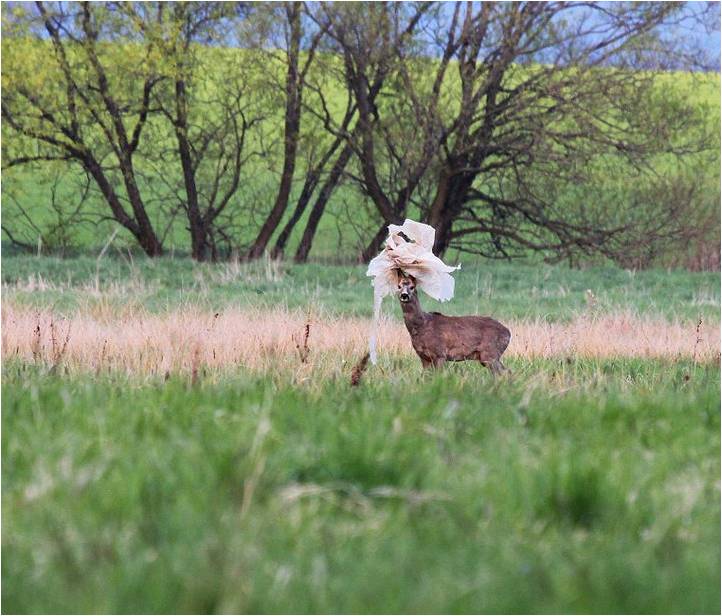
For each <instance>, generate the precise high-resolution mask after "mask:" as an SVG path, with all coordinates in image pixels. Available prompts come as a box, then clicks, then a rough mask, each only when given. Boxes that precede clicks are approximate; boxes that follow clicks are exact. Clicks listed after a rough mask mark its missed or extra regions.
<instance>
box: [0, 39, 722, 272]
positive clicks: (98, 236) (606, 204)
mask: <svg viewBox="0 0 722 616" xmlns="http://www.w3.org/2000/svg"><path fill="white" fill-rule="evenodd" d="M14 45H18V42H17V41H11V42H8V41H4V42H3V47H4V54H3V55H4V59H3V80H6V79H13V78H14V77H13V76H12V73H13V72H15V73H17V71H21V70H24V71H25V72H28V71H31V70H32V69H31V68H30V64H32V63H33V62H34V61H35V59H37V57H38V54H40V55H42V53H47V52H48V51H49V49H40V50H38V49H37V47H38V45H39V44H38V43H35V44H34V47H33V46H30V47H28V46H27V44H24V45H22V46H21V50H20V51H19V50H18V49H16V48H14V47H13V46H14ZM40 47H42V45H40ZM28 50H32V53H31V52H30V51H28ZM107 53H108V54H113V57H115V56H117V55H118V54H117V50H108V51H107ZM128 55H129V56H130V59H127V58H126V59H125V60H124V62H123V63H121V65H120V66H119V69H118V70H119V71H123V70H130V69H129V68H128V66H129V65H130V64H131V63H132V58H133V54H132V53H130V54H128ZM6 56H9V57H10V58H11V59H10V60H6V59H5V58H6ZM198 58H199V62H200V63H201V67H200V69H199V70H198V71H197V74H198V75H199V76H201V77H200V78H199V79H198V80H197V81H196V82H195V85H194V87H195V89H196V91H195V95H196V96H198V97H200V98H203V99H212V98H213V96H214V95H216V94H217V92H218V91H219V89H220V88H222V86H223V82H224V80H225V79H227V78H228V77H227V76H226V75H224V74H222V71H223V67H227V66H236V65H237V66H238V67H239V69H238V74H237V75H235V76H233V77H232V78H243V79H245V80H246V81H247V86H248V91H249V92H251V93H252V94H250V99H249V105H251V106H253V107H254V108H263V110H264V116H265V117H264V119H263V121H262V122H260V123H259V124H258V125H257V126H256V127H254V129H253V131H252V132H250V133H249V135H248V142H247V148H248V151H252V150H253V149H254V148H257V147H258V148H259V149H260V145H261V144H263V145H264V147H265V148H266V150H267V154H266V155H264V156H251V157H250V158H249V161H248V163H247V164H246V165H245V166H244V168H243V171H242V179H241V183H240V189H239V190H238V192H237V193H236V195H235V196H234V197H233V199H232V200H231V202H230V204H229V206H228V208H227V213H228V215H229V218H230V219H232V228H231V227H229V230H230V233H231V234H232V236H233V237H234V240H235V243H236V244H237V245H238V246H239V247H240V248H241V249H242V248H243V247H244V246H245V245H247V244H248V242H250V241H251V240H252V239H253V237H255V234H256V233H257V231H258V229H259V228H260V225H261V223H262V222H263V219H264V216H265V214H266V213H267V212H268V211H269V210H270V207H271V205H272V204H273V200H274V199H275V196H276V191H277V189H278V178H279V174H280V168H281V164H282V137H283V106H282V105H283V100H282V97H281V95H280V94H281V93H280V90H278V91H273V90H269V89H268V88H267V87H263V83H266V84H267V82H263V83H262V82H261V81H260V80H261V79H267V78H268V77H269V74H271V75H273V74H274V73H273V72H274V71H276V72H277V74H276V75H275V78H276V79H277V80H279V82H281V83H282V70H283V66H282V64H281V63H280V62H273V61H269V60H268V58H267V57H266V58H259V57H258V56H257V55H254V54H252V53H251V52H248V51H243V50H228V49H208V48H204V49H200V50H199V51H198ZM234 58H237V59H236V60H234ZM326 61H328V58H327V59H326ZM23 67H24V68H23ZM420 68H422V69H423V64H422V65H421V67H420ZM317 70H320V69H317ZM423 75H424V74H423V72H422V73H420V76H419V79H423V78H424V77H423ZM123 78H127V77H123ZM118 79H121V77H120V76H119V77H118ZM314 79H317V80H319V82H320V83H323V84H325V88H326V91H325V95H326V98H327V102H328V105H329V110H330V112H331V114H332V115H333V116H334V117H336V118H338V117H340V115H341V114H342V111H343V108H344V104H345V94H344V92H343V91H342V89H341V86H340V85H339V82H338V81H336V80H335V79H332V78H330V77H329V78H326V77H325V76H324V75H316V76H314ZM657 79H658V82H659V88H658V93H657V96H658V97H659V100H665V101H666V103H667V104H669V101H670V100H674V99H679V100H681V99H684V100H686V101H688V102H689V101H692V102H693V103H694V105H695V106H696V108H697V110H698V112H699V114H700V115H702V116H704V118H705V122H706V132H707V133H709V135H711V136H712V137H711V138H712V142H711V143H710V150H708V151H705V152H701V153H696V154H690V155H689V156H687V157H686V158H685V163H684V164H683V165H680V164H679V162H678V160H677V159H673V158H671V157H662V156H660V157H657V159H656V160H655V162H654V169H653V171H654V173H653V174H651V175H649V174H648V173H645V174H640V170H637V169H633V168H631V167H630V166H629V165H628V164H626V163H624V162H623V161H622V160H621V159H614V158H609V157H604V158H600V159H598V160H597V161H596V162H595V163H594V168H593V169H592V170H591V171H592V173H591V177H592V183H586V184H570V185H557V186H551V187H548V189H549V190H552V191H553V192H554V194H555V196H554V199H555V202H556V203H557V205H558V207H559V208H562V209H563V208H565V207H567V206H568V207H570V208H571V207H572V205H574V206H577V205H578V204H579V203H583V204H585V207H588V208H597V209H598V210H599V211H600V212H604V215H606V216H609V215H610V214H609V212H612V213H613V214H612V217H613V218H616V219H618V220H619V221H620V223H622V224H623V223H625V222H627V221H630V220H642V221H644V220H648V219H650V218H651V217H654V215H655V214H654V211H655V210H654V205H655V203H654V190H658V191H659V190H662V191H666V190H667V189H668V187H669V186H676V185H682V184H683V185H685V186H686V185H688V184H689V185H693V186H696V187H697V189H698V196H697V197H696V200H695V204H694V215H693V218H694V219H695V220H694V221H692V220H690V223H689V224H690V225H691V226H692V227H694V226H695V225H696V226H698V227H707V226H709V227H710V229H711V231H710V233H709V234H708V235H709V236H710V241H711V242H712V243H713V244H714V241H715V235H716V231H714V229H716V228H717V227H718V224H715V223H716V221H718V220H719V207H718V204H719V165H720V160H719V127H720V77H719V74H690V73H670V74H660V75H658V77H657ZM29 83H30V84H34V85H35V87H37V88H39V89H41V90H43V89H44V90H48V89H52V88H54V87H56V86H55V83H54V75H53V73H52V71H51V72H48V73H46V72H45V69H43V71H39V72H38V75H36V76H34V77H33V78H32V79H31V80H30V82H29ZM452 83H453V82H452ZM129 84H130V85H129V87H132V86H133V81H132V78H130V81H129ZM136 87H137V84H136ZM452 87H453V86H452ZM50 91H52V90H50ZM307 99H308V103H309V104H310V105H318V101H317V99H315V98H314V97H313V95H312V94H310V93H307ZM653 103H654V101H651V103H650V104H653ZM381 104H384V103H383V102H382V103H381ZM214 109H215V107H213V105H210V106H207V107H204V106H198V107H197V108H196V110H195V113H196V114H201V115H202V114H208V113H211V114H212V113H214ZM146 130H147V133H146V137H145V141H144V143H142V144H141V156H140V157H139V165H138V166H139V169H138V173H139V175H140V176H142V179H141V189H142V191H143V195H144V198H145V201H146V205H147V208H148V211H149V213H150V217H151V220H152V222H153V223H154V226H155V227H156V229H157V230H158V233H159V234H162V235H163V237H164V245H165V248H166V250H167V251H170V252H171V253H176V252H178V253H185V252H187V251H188V250H189V247H190V244H189V237H188V232H187V231H186V226H187V221H186V220H185V219H184V217H183V215H182V214H179V213H178V200H177V198H176V197H174V196H172V195H173V187H174V186H180V185H181V184H182V176H181V173H180V166H179V164H178V163H177V162H176V163H172V162H171V163H168V162H165V163H163V164H162V165H160V166H159V165H158V163H157V161H155V160H154V154H153V149H154V148H158V146H159V144H160V145H167V146H172V142H173V136H172V134H171V133H170V132H169V130H168V128H167V127H165V126H164V125H163V123H162V122H161V121H160V118H151V119H150V121H149V127H148V128H147V129H146ZM3 131H4V132H3V153H4V156H5V159H6V160H7V159H8V157H9V156H10V157H12V154H13V153H14V152H15V151H16V150H17V146H18V145H19V143H18V137H17V136H16V135H14V134H12V132H11V131H10V129H9V128H8V127H7V125H5V126H4V128H3ZM330 138H331V137H330V136H329V134H328V133H326V132H325V131H324V130H323V128H322V126H321V123H320V121H319V119H318V118H317V117H316V115H315V114H313V113H310V112H308V110H306V111H305V113H304V114H303V116H302V137H301V140H302V141H301V147H302V148H310V147H312V146H314V145H315V146H318V145H321V144H323V143H328V141H329V139H330ZM661 138H663V136H662V137H661ZM715 142H716V143H715ZM269 144H271V145H270V147H269ZM349 169H350V170H351V171H353V172H355V169H354V167H353V165H351V166H350V167H349ZM644 171H645V172H646V171H649V170H644ZM304 172H305V166H304V163H303V156H301V158H300V161H299V164H298V165H297V169H296V174H295V182H294V187H293V191H292V198H291V201H290V205H289V208H288V210H287V212H286V214H285V218H284V221H282V223H281V225H280V226H279V230H280V229H281V228H282V226H283V224H284V222H285V220H287V219H288V217H289V216H290V215H291V211H292V210H293V206H294V204H295V199H296V198H297V197H298V195H299V192H300V190H301V185H302V182H303V178H304V175H303V174H304ZM650 177H651V178H653V180H650ZM532 181H537V182H542V181H544V182H548V181H549V180H548V179H544V180H542V179H538V180H535V179H533V178H532ZM650 182H652V183H654V182H656V183H657V184H659V186H658V187H657V188H653V186H652V183H650ZM540 186H542V189H543V190H545V188H544V187H543V185H541V184H540ZM660 187H661V188H660ZM85 188H86V186H85V180H84V177H83V176H82V174H80V173H79V172H78V171H77V169H76V168H69V167H68V166H67V164H66V163H64V162H52V163H38V164H34V165H32V166H22V167H14V168H10V169H5V170H4V171H3V183H2V197H3V201H2V210H3V227H4V228H6V229H7V231H9V233H11V234H12V235H13V237H15V238H16V239H19V240H21V241H23V242H24V243H26V244H30V245H32V246H34V247H35V246H37V245H38V243H40V244H41V250H42V249H45V250H49V249H50V250H54V249H64V250H66V251H67V250H74V249H80V250H85V249H91V250H97V249H99V248H100V247H101V246H102V245H103V244H104V243H105V241H106V240H107V239H108V238H109V237H110V236H111V234H112V233H113V232H114V230H115V229H116V227H118V225H117V224H116V223H115V222H113V221H111V220H108V219H107V213H108V212H107V205H106V204H105V203H104V201H103V200H102V198H101V197H100V195H99V194H98V192H97V189H96V188H95V187H94V186H92V185H91V186H90V188H89V191H88V194H87V195H86V200H85V202H84V204H83V205H82V206H80V201H81V196H82V195H84V193H85ZM201 189H204V190H205V189H208V186H201ZM309 209H310V208H307V211H306V213H305V215H304V217H303V218H302V219H301V221H300V222H299V223H298V224H297V225H296V227H295V229H294V231H293V234H292V236H291V239H290V241H289V244H288V252H292V251H293V250H295V247H296V245H297V242H298V240H299V238H300V234H301V233H302V231H303V229H304V226H305V222H306V218H307V216H308V210H309ZM171 212H175V214H173V215H172V214H171ZM408 215H409V216H411V217H414V216H415V215H416V212H414V210H413V207H412V208H411V210H410V211H409V212H408ZM685 215H687V216H688V214H685ZM104 217H106V219H103V218H104ZM68 218H69V219H70V220H72V221H73V222H72V224H65V225H63V224H61V223H62V221H63V220H64V219H68ZM378 220H379V219H378V214H377V213H376V211H375V209H374V207H373V204H372V203H370V201H369V200H368V199H367V198H366V197H364V196H363V194H362V193H361V191H360V189H359V188H358V187H357V186H355V185H354V184H353V183H351V182H346V183H345V184H341V185H340V186H339V187H338V189H337V190H336V192H335V193H334V194H333V197H332V198H331V201H330V203H329V206H328V208H327V211H326V213H325V215H324V217H323V218H322V219H321V224H320V227H319V230H318V233H317V236H316V240H315V243H314V245H313V250H312V253H311V257H312V258H316V259H331V260H335V259H337V258H339V255H340V254H344V255H354V254H356V253H357V251H358V249H360V248H362V247H363V246H364V245H365V243H366V241H367V240H368V233H369V231H373V230H375V229H376V228H377V225H378ZM277 232H278V230H277ZM717 237H718V235H717ZM39 238H41V239H40V242H39ZM7 240H8V236H7V234H3V245H4V246H5V247H6V248H7V245H8V244H7ZM115 243H116V245H118V246H121V247H122V246H124V245H125V246H127V247H129V248H134V247H135V243H134V240H133V238H132V236H130V234H129V233H128V232H126V231H125V230H123V229H121V230H120V232H119V234H118V236H117V238H116V240H115ZM694 249H695V247H694V246H692V247H691V248H690V250H694ZM662 250H664V249H663V248H662ZM347 258H348V257H347ZM662 264H666V263H665V262H662Z"/></svg>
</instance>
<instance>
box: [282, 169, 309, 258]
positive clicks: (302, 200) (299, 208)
mask: <svg viewBox="0 0 722 616" xmlns="http://www.w3.org/2000/svg"><path fill="white" fill-rule="evenodd" d="M318 175H320V173H316V174H311V175H309V176H308V177H307V178H306V182H305V183H304V185H303V190H302V191H301V196H300V197H299V198H298V201H297V202H296V208H295V209H294V210H293V214H291V218H289V219H288V222H287V223H286V225H285V226H284V227H283V229H282V230H281V233H279V235H278V238H277V239H276V245H275V246H274V247H273V251H272V252H271V258H273V259H281V258H283V253H284V252H285V250H286V244H287V243H288V238H289V237H290V236H291V233H292V231H293V229H294V227H295V226H296V225H297V224H298V221H299V220H301V216H303V213H304V212H305V211H306V206H308V203H309V201H311V196H312V195H313V190H314V188H315V187H316V183H317V181H318V177H317V176H318Z"/></svg>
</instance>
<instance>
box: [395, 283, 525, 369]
mask: <svg viewBox="0 0 722 616" xmlns="http://www.w3.org/2000/svg"><path fill="white" fill-rule="evenodd" d="M398 297H399V302H400V303H401V310H402V311H403V313H404V322H405V323H406V329H407V330H408V331H409V334H410V335H411V344H412V345H413V347H414V350H415V351H416V354H417V355H418V356H419V357H420V358H421V363H422V365H423V366H424V368H430V367H434V368H437V367H440V366H442V365H443V364H444V363H445V362H447V361H465V360H469V359H470V360H476V361H478V362H480V363H481V365H482V366H486V367H487V368H489V370H491V371H492V373H493V374H499V373H501V372H503V371H504V370H505V368H504V365H503V364H502V363H501V356H502V354H503V353H504V351H505V350H506V347H507V346H509V340H510V339H511V332H510V331H509V330H508V329H507V328H506V327H504V326H503V325H502V324H501V323H499V321H496V320H494V319H492V318H490V317H447V316H446V315H443V314H441V313H440V312H424V311H423V310H422V309H421V304H420V302H419V298H418V296H417V294H416V281H415V279H414V278H413V276H408V275H405V274H401V275H400V276H399V284H398Z"/></svg>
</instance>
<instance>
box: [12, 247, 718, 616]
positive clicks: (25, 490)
mask: <svg viewBox="0 0 722 616" xmlns="http://www.w3.org/2000/svg"><path fill="white" fill-rule="evenodd" d="M111 252H112V251H111ZM456 281H457V294H456V297H455V298H454V300H453V301H452V302H451V303H450V304H448V305H445V306H442V307H439V306H438V305H436V303H435V302H433V301H431V300H430V299H428V298H426V299H425V300H424V298H423V297H422V303H423V304H424V306H425V308H426V309H427V310H437V309H441V310H442V311H444V312H446V313H448V314H463V313H469V314H471V313H479V314H492V315H493V316H495V317H496V318H498V319H500V320H502V321H503V322H505V323H507V324H508V325H509V327H510V329H511V330H512V335H513V338H512V344H511V346H510V348H509V351H508V353H507V356H505V357H506V359H505V363H506V364H507V366H508V367H509V368H510V374H509V375H507V376H504V377H502V378H499V379H493V378H492V377H491V375H490V374H489V373H488V372H487V371H486V370H484V369H483V368H481V367H480V366H478V365H472V364H469V363H464V364H457V365H452V366H449V367H447V368H445V369H444V370H442V371H440V372H436V373H433V372H432V373H424V372H423V371H422V369H421V367H420V364H419V362H418V359H417V358H416V357H415V356H414V354H413V351H412V350H411V348H410V344H409V342H408V339H407V334H406V332H405V329H404V327H403V323H402V322H401V320H400V316H399V310H398V307H397V306H396V305H395V303H394V301H391V300H389V299H387V300H386V303H385V308H384V311H385V315H386V316H385V318H384V321H383V324H382V332H381V339H380V360H379V364H378V365H377V366H370V367H368V368H367V370H366V371H365V373H364V374H363V376H362V378H361V382H360V384H359V385H358V386H357V387H352V386H351V385H350V377H351V373H352V369H353V367H354V365H355V364H356V363H357V361H358V360H359V359H360V357H361V356H362V355H363V354H364V352H365V349H366V344H367V334H368V327H369V322H370V319H369V317H370V314H371V287H370V284H369V280H368V279H367V278H365V276H364V269H363V267H361V266H357V267H355V266H344V267H341V266H322V265H318V264H309V265H303V266H296V265H288V264H284V263H277V262H273V261H260V262H256V263H252V264H243V263H233V262H231V263H222V264H196V263H193V262H191V261H190V260H187V259H171V258H163V259H160V260H156V261H149V260H146V259H142V258H137V257H136V258H134V257H131V256H128V255H123V254H120V253H116V254H112V256H111V255H107V256H105V257H104V258H101V259H97V258H92V257H81V258H74V259H65V260H63V259H58V258H52V257H33V256H9V257H6V258H4V259H3V267H2V285H3V287H2V299H3V302H2V351H3V367H2V374H3V379H2V396H3V398H2V401H3V413H2V428H3V430H2V513H3V529H2V555H3V558H2V582H3V584H2V600H3V610H4V611H5V612H12V613H38V612H59V613H63V612H79V613H86V612H117V613H178V612H186V613H188V612H190V613H194V612H201V613H207V612H208V613H210V612H213V613H216V612H221V613H226V612H257V613H280V612H285V613H311V612H317V613H334V612H345V613H350V612H353V613H379V612H384V613H394V612H398V613H439V612H449V613H479V612H482V613H505V612H509V613H534V612H542V613H547V612H548V613H556V612H595V613H596V612H607V613H621V612H626V613H653V612H656V613H660V612H661V613H671V612H675V613H713V612H714V613H716V612H719V609H720V587H719V576H720V548H719V546H720V372H719V371H720V364H719V361H720V359H719V358H720V355H719V323H720V312H719V302H720V295H719V292H720V277H719V273H695V274H692V273H686V272H675V271H658V270H657V271H654V270H653V271H645V272H631V271H623V270H619V269H614V268H595V269H588V270H570V269H567V268H564V267H559V266H548V265H532V264H517V263H514V264H508V263H489V262H484V261H479V262H467V261H464V264H463V268H462V270H460V271H459V272H457V274H456Z"/></svg>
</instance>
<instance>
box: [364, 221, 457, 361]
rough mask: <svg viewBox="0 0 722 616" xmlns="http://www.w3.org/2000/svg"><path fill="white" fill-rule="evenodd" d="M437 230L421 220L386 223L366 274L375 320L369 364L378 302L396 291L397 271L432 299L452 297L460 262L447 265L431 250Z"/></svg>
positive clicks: (373, 358) (373, 353)
mask: <svg viewBox="0 0 722 616" xmlns="http://www.w3.org/2000/svg"><path fill="white" fill-rule="evenodd" d="M435 237H436V231H435V230H434V228H433V227H431V226H429V225H425V224H424V223H421V222H416V221H414V220H410V219H408V218H407V219H406V221H405V222H404V224H403V225H389V236H388V238H387V239H386V242H385V245H384V248H383V250H382V251H381V253H380V254H379V255H378V256H376V257H374V258H373V259H372V260H371V262H370V263H369V267H368V270H367V271H366V275H367V276H372V277H373V283H372V284H373V287H374V320H373V325H372V330H371V340H370V342H369V353H370V356H371V363H373V364H375V363H376V332H377V328H378V321H379V318H380V315H381V302H382V301H383V298H384V297H386V296H387V295H391V294H392V293H394V292H395V291H396V285H397V282H398V275H399V271H401V272H403V273H405V274H409V275H411V276H413V277H414V278H415V279H416V286H417V287H418V288H419V289H421V290H423V291H424V293H426V294H427V295H429V296H431V297H433V298H434V299H436V300H438V301H441V302H445V301H448V300H450V299H451V298H452V297H454V279H453V277H452V276H451V272H453V271H454V270H457V269H459V268H460V267H461V265H457V266H456V267H451V266H449V265H446V264H445V263H444V262H443V261H442V260H441V259H439V258H438V257H437V256H436V255H434V253H433V252H432V250H433V248H434V239H435Z"/></svg>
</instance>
